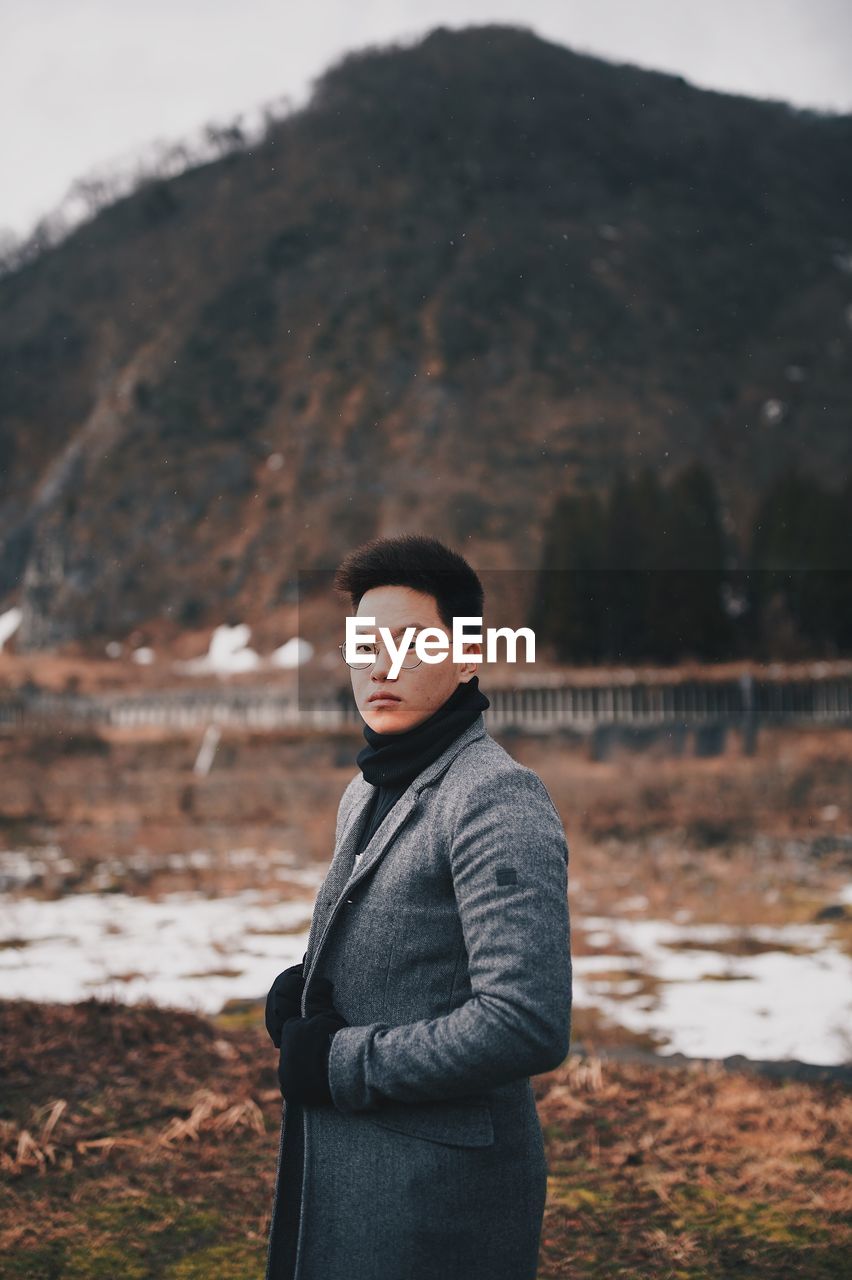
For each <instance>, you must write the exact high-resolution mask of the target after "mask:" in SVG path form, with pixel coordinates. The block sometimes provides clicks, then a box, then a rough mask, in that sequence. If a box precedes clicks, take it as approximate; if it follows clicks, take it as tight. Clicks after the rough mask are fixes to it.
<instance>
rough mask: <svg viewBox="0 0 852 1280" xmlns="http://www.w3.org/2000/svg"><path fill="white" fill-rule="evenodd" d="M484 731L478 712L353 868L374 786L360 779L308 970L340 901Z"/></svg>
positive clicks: (329, 880) (327, 884)
mask: <svg viewBox="0 0 852 1280" xmlns="http://www.w3.org/2000/svg"><path fill="white" fill-rule="evenodd" d="M485 732H486V730H485V721H484V718H483V716H482V713H481V712H480V714H479V716H478V718H477V719H476V720H474V722H473V724H472V725H469V726H468V728H467V729H465V730H464V732H463V733H460V734H459V736H458V737H457V738H456V739H454V741H453V742H451V743H450V745H449V746H448V747H447V749H446V750H445V751H443V752H442V753H441V755H439V756H438V757H437V759H436V760H433V761H432V763H431V764H430V765H428V766H427V767H426V768H425V769H424V770H423V772H422V773H419V774H418V775H417V777H416V778H415V779H414V781H413V782H412V783H411V785H410V786H409V788H408V790H407V791H404V792H403V794H402V795H401V796H400V798H399V800H397V802H396V804H395V805H394V806H393V808H392V809H391V810H390V812H389V813H388V814H386V815H385V817H384V819H383V820H382V821H381V822H380V823H379V826H378V829H377V830H376V831H375V832H374V833H373V835H372V837H371V838H370V840H369V841H368V843H367V846H366V848H365V849H364V850H363V851H362V857H361V860H360V862H359V863H358V865H357V867H356V866H355V850H356V848H357V847H358V843H359V840H360V836H361V832H362V831H363V829H364V821H365V819H366V815H367V809H368V807H369V803H370V800H371V798H372V795H373V792H374V791H375V787H373V786H371V785H370V783H369V782H365V781H364V779H363V778H361V779H360V780H359V782H358V783H357V791H356V797H355V799H354V800H353V802H352V807H351V809H350V812H349V817H348V819H347V822H346V825H345V827H344V829H343V831H342V833H341V835H340V839H339V841H338V844H337V848H336V849H335V851H334V856H333V858H332V862H331V866H330V867H329V869H328V875H327V876H326V879H325V883H324V885H323V890H322V905H323V909H322V911H320V912H315V913H314V920H313V924H312V927H311V932H310V936H309V938H308V953H309V954H310V955H311V959H310V961H309V965H310V969H311V970H313V969H314V967H315V965H316V960H317V957H318V956H319V953H320V951H321V949H322V945H323V943H324V942H325V939H326V936H327V934H328V931H329V929H330V927H331V924H332V921H333V919H334V917H335V915H336V914H337V911H338V908H339V907H340V904H341V902H342V901H343V900H344V899H345V898H346V897H347V896H348V895H349V893H350V892H351V890H352V888H353V887H354V886H355V885H356V884H358V883H359V882H360V881H361V880H363V879H364V877H365V876H366V875H368V874H369V873H370V872H371V871H372V870H373V868H374V867H375V866H376V865H377V864H378V862H379V861H380V860H381V858H382V857H383V856H384V854H385V853H386V852H387V850H388V849H389V848H390V846H391V844H392V843H393V840H394V838H395V836H396V834H397V832H398V831H399V830H400V828H401V827H402V826H403V824H404V823H405V822H406V821H407V820H408V818H409V817H410V816H411V814H412V813H413V812H414V810H415V809H416V808H417V806H418V804H419V803H420V792H421V791H422V790H423V788H424V787H427V786H429V784H430V783H432V782H433V781H435V779H436V778H438V777H440V775H441V774H442V773H443V772H444V771H445V770H446V769H447V768H449V766H450V764H452V762H453V760H455V758H456V756H457V755H458V753H459V752H460V751H462V750H463V749H464V748H465V747H466V746H467V745H468V743H470V742H473V741H475V739H476V738H481V737H483V736H484V735H485ZM317 933H321V936H320V937H319V939H318V941H316V946H314V942H315V935H316V934H317Z"/></svg>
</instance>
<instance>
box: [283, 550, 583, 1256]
mask: <svg viewBox="0 0 852 1280" xmlns="http://www.w3.org/2000/svg"><path fill="white" fill-rule="evenodd" d="M335 585H336V586H337V588H338V589H339V590H341V591H342V592H345V593H346V595H348V597H349V599H350V600H351V603H352V606H353V609H355V610H357V615H358V616H359V617H374V618H375V620H376V623H375V633H376V637H377V643H376V644H375V645H373V646H370V645H360V646H359V650H358V652H357V654H356V655H353V654H346V653H345V652H344V656H346V657H349V658H352V657H353V656H354V657H355V660H356V665H355V666H352V667H351V670H350V675H351V680H352V690H353V694H354V697H355V702H356V704H357V707H358V710H359V712H360V713H361V715H362V717H363V719H364V720H365V722H366V724H365V728H364V737H365V738H366V741H367V745H366V746H365V747H364V748H363V749H362V750H361V752H360V753H359V755H358V757H357V763H358V765H359V766H360V771H359V772H358V773H357V774H356V775H355V777H354V778H353V779H352V781H351V782H350V783H349V785H348V786H347V788H346V790H345V791H344V793H343V798H342V799H341V802H340V808H339V811H338V817H337V831H336V836H335V846H334V857H333V861H332V864H331V867H330V869H329V872H328V875H327V876H326V879H325V882H324V884H323V887H322V889H321V890H320V893H319V895H318V898H317V902H316V906H315V909H314V915H313V920H312V924H311V930H310V935H309V939H308V949H307V951H306V953H305V957H304V961H303V964H302V965H296V966H294V967H293V968H292V969H290V970H287V971H285V972H284V973H283V974H280V975H279V977H278V978H277V979H276V981H275V983H274V984H273V987H272V989H271V991H270V993H269V998H268V1002H267V1026H268V1028H269V1031H270V1035H271V1036H272V1038H273V1041H274V1043H275V1044H276V1045H277V1046H280V1054H279V1081H280V1084H281V1090H282V1094H283V1096H284V1099H285V1105H284V1122H283V1125H282V1135H281V1147H280V1151H279V1159H278V1169H277V1173H276V1191H275V1202H274V1206H273V1219H272V1227H271V1231H270V1240H269V1255H268V1265H267V1280H534V1277H535V1274H536V1261H537V1256H538V1249H539V1238H540V1233H541V1224H542V1215H543V1212H544V1202H545V1192H546V1180H547V1164H546V1160H545V1154H544V1144H543V1141H542V1134H541V1127H540V1125H539V1121H538V1115H537V1112H536V1108H535V1101H534V1097H533V1093H532V1088H531V1085H530V1076H532V1075H536V1074H537V1073H539V1072H543V1071H549V1070H552V1069H553V1068H555V1067H556V1066H558V1065H559V1063H560V1062H562V1060H563V1059H564V1057H565V1055H566V1054H567V1052H568V1046H569V1037H570V1018H571V956H570V930H569V918H568V899H567V863H568V847H567V844H566V840H565V834H564V831H563V828H562V824H561V822H560V820H559V817H558V815H557V813H556V810H555V809H554V806H553V804H552V802H551V800H550V797H549V795H548V793H547V790H546V789H545V787H544V784H543V783H542V782H541V780H540V779H539V777H538V776H537V774H535V773H534V772H533V771H532V770H530V769H527V768H525V767H524V766H522V765H520V764H518V763H517V762H516V761H515V760H513V759H512V757H511V756H510V755H508V754H507V752H506V751H504V750H503V748H502V747H501V746H500V745H499V744H498V743H497V742H495V740H494V739H493V738H492V737H491V735H490V734H489V733H488V730H487V729H486V728H485V723H484V720H483V715H482V712H483V710H484V709H485V708H486V707H488V706H489V702H488V699H487V698H486V697H485V695H484V694H483V693H481V692H480V690H479V687H478V685H479V682H478V677H477V674H476V672H477V663H476V662H475V661H472V660H470V659H468V658H465V660H463V661H461V662H453V661H452V654H451V653H450V654H448V655H447V656H446V657H445V658H444V659H443V660H442V661H441V662H439V663H437V664H429V663H426V662H421V661H419V659H418V658H417V655H416V652H415V651H414V649H413V643H412V646H411V647H410V649H409V651H408V653H407V655H406V658H405V660H404V663H403V665H402V667H401V669H400V670H399V672H398V675H397V676H396V678H395V679H391V675H390V672H391V658H392V655H391V654H389V653H388V652H387V650H386V648H385V646H384V643H383V642H382V641H381V640H380V639H379V631H378V628H379V627H387V628H388V630H389V631H390V632H391V633H392V635H393V636H394V645H395V646H399V643H400V637H401V636H402V634H403V631H404V629H405V628H406V627H411V626H414V627H417V628H418V629H419V628H425V627H439V628H441V629H442V630H443V631H444V632H445V633H446V635H447V636H448V638H449V637H450V636H451V632H452V623H453V618H454V617H456V616H465V617H477V618H478V617H481V616H482V604H483V593H482V586H481V583H480V581H479V579H478V577H477V575H476V574H475V573H474V571H473V569H471V567H470V566H469V565H468V564H467V562H466V561H465V560H464V559H463V558H462V557H461V556H460V555H458V554H457V553H455V552H453V551H451V550H449V549H448V548H447V547H445V546H444V545H443V544H442V543H440V542H438V541H437V540H435V539H432V538H425V537H419V536H415V535H407V536H404V537H399V538H391V539H374V540H373V541H371V542H369V543H367V544H365V545H364V546H363V547H360V548H358V549H357V550H356V551H354V552H352V553H351V554H350V555H349V556H347V557H346V559H345V560H344V561H343V563H342V565H341V566H340V568H339V569H338V571H337V575H336V578H335ZM477 651H478V647H477V646H467V648H466V650H465V651H464V652H465V653H475V652H477Z"/></svg>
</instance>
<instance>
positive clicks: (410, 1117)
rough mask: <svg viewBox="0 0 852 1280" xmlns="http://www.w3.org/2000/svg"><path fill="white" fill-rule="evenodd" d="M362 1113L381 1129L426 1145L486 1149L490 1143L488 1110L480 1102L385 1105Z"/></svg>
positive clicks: (492, 1141)
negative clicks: (433, 1143)
mask: <svg viewBox="0 0 852 1280" xmlns="http://www.w3.org/2000/svg"><path fill="white" fill-rule="evenodd" d="M362 1114H363V1115H364V1116H365V1118H366V1119H368V1120H370V1122H371V1123H372V1124H377V1125H380V1126H381V1127H382V1128H383V1129H395V1130H396V1132H397V1133H405V1134H407V1135H408V1136H409V1137H411V1138H424V1139H425V1140H426V1141H427V1142H441V1143H443V1144H444V1145H445V1146H449V1147H490V1146H493V1144H494V1121H493V1118H492V1115H491V1107H490V1106H489V1104H488V1103H487V1102H486V1101H485V1100H484V1099H470V1100H465V1099H463V1098H459V1099H455V1100H453V1101H451V1102H422V1103H402V1102H389V1103H386V1104H385V1105H384V1106H383V1107H381V1108H380V1110H378V1111H365V1112H363V1113H362Z"/></svg>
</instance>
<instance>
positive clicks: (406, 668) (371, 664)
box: [337, 640, 423, 671]
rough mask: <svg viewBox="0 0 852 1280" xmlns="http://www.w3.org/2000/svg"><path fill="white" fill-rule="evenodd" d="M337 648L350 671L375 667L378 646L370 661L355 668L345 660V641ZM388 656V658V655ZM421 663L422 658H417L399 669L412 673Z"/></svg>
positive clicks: (403, 664)
mask: <svg viewBox="0 0 852 1280" xmlns="http://www.w3.org/2000/svg"><path fill="white" fill-rule="evenodd" d="M361 643H364V641H362V642H361ZM337 647H338V649H339V650H340V656H341V658H342V659H343V661H344V662H346V665H347V667H348V668H349V670H350V671H369V670H370V668H371V667H374V666H375V665H376V662H377V660H378V657H379V649H378V645H377V646H376V653H375V656H374V657H373V658H371V660H370V661H369V662H365V663H364V665H363V666H355V665H354V663H351V662H347V660H346V641H345V640H344V641H343V643H342V644H339V645H338V646H337ZM386 652H387V651H386ZM388 656H390V655H388ZM422 661H423V659H422V658H418V659H417V661H416V662H412V663H411V664H410V665H406V663H405V662H403V663H402V668H401V669H402V670H403V671H413V670H414V668H415V667H419V666H420V664H421V663H422Z"/></svg>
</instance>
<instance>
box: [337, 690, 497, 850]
mask: <svg viewBox="0 0 852 1280" xmlns="http://www.w3.org/2000/svg"><path fill="white" fill-rule="evenodd" d="M490 706H491V703H490V701H489V699H488V698H487V697H486V696H485V694H484V693H483V692H482V690H481V689H480V688H479V677H478V676H472V677H471V679H470V680H468V681H466V682H465V683H460V684H459V685H458V686H457V688H456V689H454V690H453V692H452V694H451V695H450V697H449V698H447V700H446V702H444V703H442V704H441V706H440V707H439V708H438V710H437V711H434V712H433V713H432V715H431V716H429V718H428V720H423V721H422V722H421V723H420V724H416V725H414V727H413V728H411V729H405V730H403V732H402V733H377V732H376V730H375V729H371V728H370V726H369V725H368V724H365V725H364V737H365V738H366V740H367V745H366V746H365V747H362V749H361V750H360V751H359V753H358V756H357V758H356V762H357V764H358V765H359V766H360V769H361V772H362V774H363V775H364V780H365V781H366V782H369V783H371V784H372V786H374V787H375V788H376V791H375V794H374V796H373V798H372V802H371V804H370V808H369V809H368V812H367V818H366V822H365V824H364V829H363V831H362V832H361V838H360V840H359V842H358V849H357V851H356V858H357V856H358V855H360V853H361V852H362V851H363V850H364V849H365V848H366V846H367V844H368V843H369V841H370V839H371V838H372V836H373V834H374V833H375V831H376V830H377V829H378V826H379V823H380V822H381V821H382V819H383V818H384V817H385V816H386V815H387V814H388V813H389V811H390V810H391V809H392V808H393V806H394V805H395V804H396V802H397V800H399V798H400V796H401V795H402V794H403V792H404V791H406V790H407V789H408V787H409V785H410V784H411V783H412V782H413V781H414V779H415V778H416V777H417V776H418V774H421V773H422V772H423V770H424V769H425V768H426V767H427V766H428V765H430V764H431V763H432V761H433V760H437V758H438V756H439V755H441V754H442V752H444V751H446V749H447V747H448V746H449V745H450V743H451V742H455V740H456V738H457V737H458V736H459V734H461V733H464V731H465V729H467V728H468V727H469V726H470V725H472V724H473V722H474V720H476V718H477V717H478V716H479V714H480V712H482V711H484V710H485V709H486V708H487V707H490Z"/></svg>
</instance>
